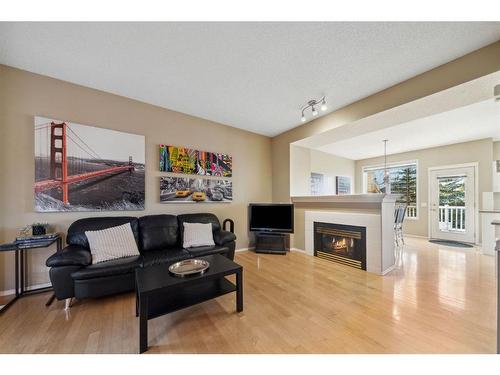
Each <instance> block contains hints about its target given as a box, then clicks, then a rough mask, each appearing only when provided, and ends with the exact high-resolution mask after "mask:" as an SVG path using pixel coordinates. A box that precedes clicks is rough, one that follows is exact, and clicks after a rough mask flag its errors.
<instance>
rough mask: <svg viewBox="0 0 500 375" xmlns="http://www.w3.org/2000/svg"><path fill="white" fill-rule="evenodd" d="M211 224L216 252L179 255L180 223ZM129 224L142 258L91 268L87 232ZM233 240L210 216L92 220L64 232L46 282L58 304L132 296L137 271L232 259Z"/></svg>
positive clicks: (206, 249)
mask: <svg viewBox="0 0 500 375" xmlns="http://www.w3.org/2000/svg"><path fill="white" fill-rule="evenodd" d="M185 222H189V223H212V229H213V234H214V242H215V246H204V247H196V248H189V249H183V248H182V236H183V228H184V226H183V223H185ZM125 223H130V225H131V227H132V231H133V233H134V237H135V240H136V242H137V247H138V248H139V252H140V255H139V256H133V257H126V258H120V259H115V260H110V261H106V262H101V263H97V264H92V256H91V253H90V250H89V244H88V241H87V236H86V235H85V231H88V230H100V229H106V228H110V227H114V226H117V225H122V224H125ZM235 240H236V236H235V235H234V233H232V232H228V231H224V230H222V228H221V225H220V223H219V220H218V219H217V217H216V216H215V215H213V214H208V213H201V214H186V215H178V216H175V215H149V216H142V217H139V218H137V217H128V216H127V217H123V216H122V217H93V218H87V219H80V220H77V221H75V222H74V223H73V224H71V225H70V227H69V228H68V234H67V237H66V242H67V244H68V246H66V247H65V248H64V249H63V250H62V251H61V252H59V253H55V254H53V255H52V256H50V257H49V258H48V259H47V262H46V265H47V267H50V272H49V274H50V280H51V282H52V286H53V287H54V292H55V295H56V298H57V299H58V300H62V299H67V298H72V297H76V298H79V299H82V298H93V297H102V296H106V295H110V294H115V293H121V292H128V291H132V290H134V284H135V269H136V268H137V267H149V266H152V265H156V264H167V263H173V262H176V261H179V260H183V259H189V258H194V257H199V256H204V255H209V254H222V255H224V256H226V257H228V258H229V259H233V258H234V249H235V246H236V244H235Z"/></svg>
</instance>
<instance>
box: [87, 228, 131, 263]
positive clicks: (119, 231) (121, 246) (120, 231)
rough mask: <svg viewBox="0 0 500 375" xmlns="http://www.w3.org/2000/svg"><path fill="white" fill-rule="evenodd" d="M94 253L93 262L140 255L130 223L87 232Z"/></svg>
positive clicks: (91, 250)
mask: <svg viewBox="0 0 500 375" xmlns="http://www.w3.org/2000/svg"><path fill="white" fill-rule="evenodd" d="M85 235H86V236H87V239H88V241H89V245H90V252H91V254H92V264H95V263H100V262H105V261H107V260H111V259H118V258H125V257H128V256H134V255H139V249H138V248H137V244H136V242H135V237H134V233H133V232H132V227H131V226H130V223H126V224H123V225H119V226H117V227H111V228H107V229H103V230H93V231H87V232H85Z"/></svg>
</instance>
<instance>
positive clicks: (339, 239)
mask: <svg viewBox="0 0 500 375" xmlns="http://www.w3.org/2000/svg"><path fill="white" fill-rule="evenodd" d="M314 256H317V257H319V258H323V259H326V260H330V261H332V262H337V263H341V264H344V265H346V266H350V267H354V268H359V269H362V270H366V227H359V226H355V225H344V224H333V223H321V222H314Z"/></svg>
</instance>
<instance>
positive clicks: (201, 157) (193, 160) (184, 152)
mask: <svg viewBox="0 0 500 375" xmlns="http://www.w3.org/2000/svg"><path fill="white" fill-rule="evenodd" d="M232 162H233V160H232V157H231V156H229V155H226V154H220V153H214V152H207V151H198V150H193V149H190V148H186V147H177V146H168V145H160V171H161V172H173V173H182V174H196V175H199V176H215V177H232V174H233V171H232V168H233V166H232Z"/></svg>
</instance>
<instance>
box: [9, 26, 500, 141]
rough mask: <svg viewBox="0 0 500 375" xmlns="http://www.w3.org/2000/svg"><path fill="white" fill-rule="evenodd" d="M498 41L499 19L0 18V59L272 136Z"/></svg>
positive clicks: (499, 34)
mask: <svg viewBox="0 0 500 375" xmlns="http://www.w3.org/2000/svg"><path fill="white" fill-rule="evenodd" d="M498 39H500V23H499V22H490V23H460V22H453V23H444V22H443V23H441V22H435V23H427V22H422V23H383V22H378V23H371V22H367V23H354V22H347V23H342V22H335V23H295V22H293V23H253V22H252V23H5V22H4V23H0V63H2V64H6V65H11V66H14V67H18V68H21V69H25V70H28V71H31V72H35V73H39V74H43V75H47V76H50V77H54V78H58V79H62V80H65V81H69V82H73V83H77V84H80V85H84V86H88V87H92V88H95V89H99V90H103V91H107V92H111V93H114V94H118V95H122V96H125V97H129V98H133V99H137V100H141V101H144V102H147V103H151V104H154V105H158V106H161V107H165V108H169V109H173V110H176V111H180V112H184V113H187V114H190V115H194V116H198V117H201V118H205V119H209V120H213V121H217V122H220V123H223V124H226V125H230V126H234V127H237V128H241V129H245V130H249V131H252V132H256V133H260V134H264V135H268V136H274V135H277V134H279V133H281V132H284V131H286V130H289V129H291V128H294V127H296V126H298V125H301V122H300V108H301V107H302V106H303V105H304V104H305V103H306V102H307V100H309V99H311V98H317V97H321V96H322V95H326V98H327V101H328V106H329V108H328V111H332V110H335V109H337V108H340V107H342V106H345V105H347V104H349V103H352V102H354V101H356V100H359V99H361V98H363V97H366V96H368V95H370V94H373V93H375V92H378V91H380V90H382V89H385V88H387V87H389V86H392V85H394V84H396V83H398V82H401V81H404V80H406V79H408V78H411V77H413V76H415V75H417V74H420V73H423V72H425V71H427V70H429V69H432V68H434V67H436V66H439V65H441V64H443V63H446V62H448V61H450V60H453V59H455V58H458V57H460V56H462V55H464V54H467V53H469V52H472V51H474V50H476V49H478V48H481V47H483V46H485V45H487V44H490V43H493V42H495V41H497V40H498ZM89 110H91V109H89ZM310 116H311V115H310V114H309V115H308V119H310Z"/></svg>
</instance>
